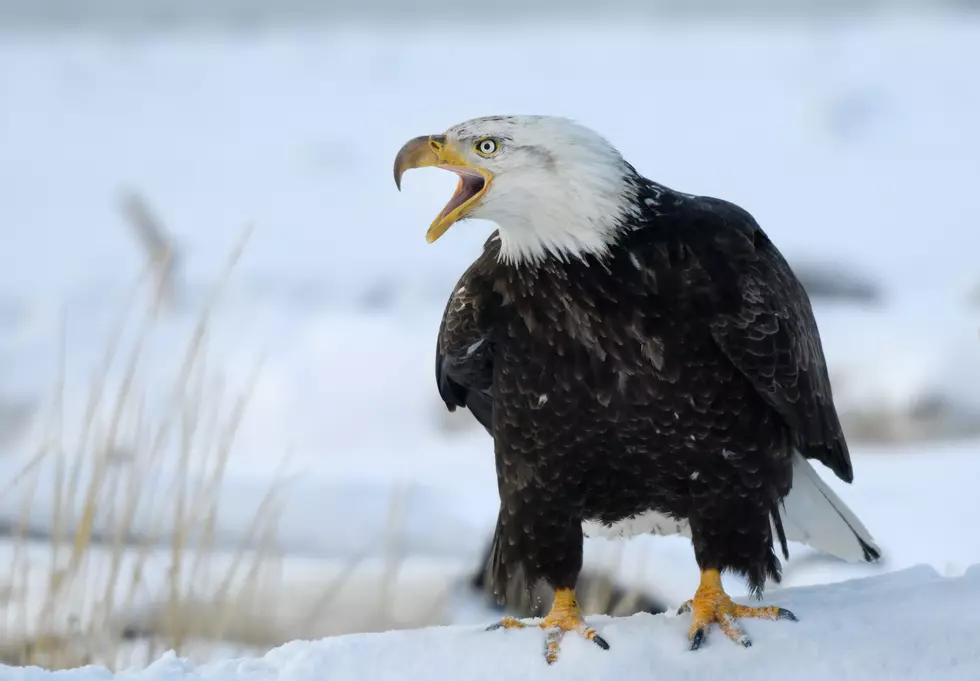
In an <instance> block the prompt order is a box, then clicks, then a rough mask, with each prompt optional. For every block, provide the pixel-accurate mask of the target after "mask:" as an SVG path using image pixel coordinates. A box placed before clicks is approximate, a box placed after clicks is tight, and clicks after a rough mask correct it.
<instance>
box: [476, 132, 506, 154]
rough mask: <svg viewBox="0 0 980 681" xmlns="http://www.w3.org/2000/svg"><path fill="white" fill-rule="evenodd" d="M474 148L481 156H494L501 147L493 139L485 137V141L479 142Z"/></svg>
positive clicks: (480, 140)
mask: <svg viewBox="0 0 980 681" xmlns="http://www.w3.org/2000/svg"><path fill="white" fill-rule="evenodd" d="M473 148H474V149H476V153H478V154H479V155H480V156H493V155H494V154H496V153H497V150H498V149H500V145H499V144H498V143H497V140H495V139H493V138H492V137H484V138H483V139H479V140H477V141H476V143H475V144H474V145H473Z"/></svg>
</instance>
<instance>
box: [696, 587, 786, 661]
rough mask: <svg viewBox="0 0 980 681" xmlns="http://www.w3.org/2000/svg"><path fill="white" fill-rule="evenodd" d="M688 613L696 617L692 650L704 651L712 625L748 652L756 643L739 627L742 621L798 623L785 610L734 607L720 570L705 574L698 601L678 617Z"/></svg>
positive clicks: (770, 607)
mask: <svg viewBox="0 0 980 681" xmlns="http://www.w3.org/2000/svg"><path fill="white" fill-rule="evenodd" d="M686 612H690V613H692V621H691V630H690V632H689V633H688V638H689V639H690V640H691V650H697V649H698V648H700V647H701V644H702V643H704V638H705V636H706V635H707V632H708V628H709V627H711V623H712V622H716V623H717V624H718V626H720V627H721V630H722V632H724V634H725V636H727V637H728V638H730V639H731V640H733V641H735V643H739V644H741V645H743V646H745V647H746V648H748V647H749V646H751V645H752V641H751V640H750V639H749V637H748V636H746V635H745V632H744V631H742V629H741V628H740V627H739V626H738V620H739V619H743V618H755V619H763V620H790V621H792V622H795V621H796V615H794V614H793V613H791V612H790V611H789V610H786V609H785V608H777V607H775V606H765V607H761V608H752V607H749V606H747V605H739V604H738V603H734V602H733V601H732V599H731V598H730V597H729V596H728V594H726V593H725V591H724V589H722V586H721V574H720V573H719V572H718V571H717V570H705V571H704V572H702V573H701V585H700V586H699V587H698V590H697V591H696V592H695V594H694V598H693V599H692V600H690V601H688V602H687V603H685V604H684V605H682V606H681V607H680V609H679V610H678V611H677V614H678V615H680V614H683V613H686Z"/></svg>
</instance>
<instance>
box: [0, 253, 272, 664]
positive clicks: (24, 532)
mask: <svg viewBox="0 0 980 681" xmlns="http://www.w3.org/2000/svg"><path fill="white" fill-rule="evenodd" d="M246 240H247V234H246V236H245V238H243V239H242V242H241V243H240V244H239V245H238V247H237V248H236V249H235V251H234V252H233V253H232V255H231V257H230V259H229V261H228V264H227V267H226V268H225V271H224V272H223V273H222V275H221V276H220V277H219V279H218V283H217V285H216V286H215V287H214V290H213V291H212V294H211V296H210V297H209V299H208V301H207V303H206V304H205V305H204V307H203V309H202V310H201V312H200V315H199V318H198V320H197V324H196V326H195V328H194V330H193V333H192V334H191V337H190V338H189V339H188V340H187V344H186V347H185V348H184V351H183V358H182V363H181V366H180V369H179V371H178V373H177V375H176V376H175V377H174V379H173V384H172V386H170V387H169V392H170V394H169V398H168V400H167V404H166V406H165V408H164V409H163V410H162V412H160V411H159V410H151V409H149V408H148V407H147V397H146V395H145V394H144V393H143V392H142V391H141V390H140V389H139V381H140V375H141V373H140V369H141V360H142V359H143V357H144V354H145V350H146V347H147V345H148V343H149V342H150V340H151V338H152V335H153V330H154V327H155V325H156V324H157V323H158V309H159V308H158V305H157V304H156V302H153V303H152V304H151V305H150V306H149V309H148V310H147V311H146V312H145V314H144V315H143V316H142V318H140V319H139V320H138V321H137V324H136V333H135V341H134V342H133V343H132V345H131V347H123V345H122V343H121V339H122V337H123V335H124V334H123V329H124V327H125V326H126V323H127V322H128V321H129V317H130V316H131V311H132V308H133V307H134V303H136V301H138V300H139V299H140V296H139V294H140V293H145V292H146V291H145V289H146V287H145V286H140V287H137V289H138V290H137V292H136V294H134V296H133V298H132V299H131V300H130V302H129V304H128V305H127V306H126V309H125V310H124V313H123V314H122V316H121V319H120V320H119V323H118V326H117V327H116V328H115V329H114V331H113V334H112V337H111V338H110V340H109V342H108V344H107V347H106V351H105V355H104V357H103V360H102V365H101V366H100V367H99V370H98V372H97V377H96V379H95V380H94V381H93V383H92V385H91V389H90V390H89V393H88V398H87V403H86V404H85V407H84V415H83V417H82V422H81V424H80V426H79V427H78V428H77V430H75V429H73V430H72V433H73V435H72V437H71V441H70V442H66V440H67V438H68V436H67V435H66V428H65V423H64V421H65V418H66V417H65V404H64V398H65V378H64V377H65V367H64V355H65V352H64V346H65V342H66V334H65V333H64V332H63V333H62V352H61V357H62V359H61V365H62V366H61V367H60V371H59V380H58V384H57V385H56V386H55V390H54V393H55V396H56V398H55V399H54V401H53V405H52V406H51V409H50V416H49V418H48V419H47V423H46V424H45V425H44V428H43V433H44V437H43V440H42V442H41V445H40V446H39V448H38V450H37V451H36V453H35V454H34V455H33V456H32V457H31V458H30V460H29V461H28V463H27V464H26V465H25V466H24V467H23V469H22V470H21V471H20V472H19V473H18V474H17V475H16V476H15V477H14V478H13V479H11V480H9V481H6V484H5V485H2V491H0V494H4V495H6V497H7V498H10V497H12V496H17V497H19V498H20V500H21V504H20V508H21V513H20V518H19V522H17V523H15V526H14V527H13V528H12V535H13V536H11V537H9V539H10V540H11V541H10V545H11V551H10V564H9V566H8V567H7V569H6V571H5V575H6V577H7V581H6V583H2V584H0V598H2V601H0V607H2V614H0V642H2V643H0V659H2V661H4V662H7V663H11V664H37V665H40V666H44V667H48V668H64V667H73V666H77V665H80V664H86V663H90V662H99V663H102V664H107V665H109V666H114V665H115V664H116V662H117V658H118V656H119V654H120V645H121V643H122V641H123V640H124V636H123V633H124V631H123V630H124V629H125V623H124V617H123V616H124V615H125V613H127V612H131V611H132V610H133V609H134V608H136V607H137V606H138V605H139V604H140V603H144V602H148V601H154V602H163V603H165V604H166V608H165V610H166V612H165V617H164V619H165V620H166V621H165V626H163V627H161V629H162V630H163V631H165V632H167V633H166V638H165V639H164V640H160V638H159V637H156V638H155V639H154V640H155V641H156V642H157V643H159V644H160V645H161V646H163V647H164V648H163V649H170V648H172V649H175V650H177V651H178V652H180V651H181V649H182V648H183V647H184V646H185V644H186V642H187V638H188V622H190V621H192V620H194V619H195V618H194V613H192V612H189V611H187V610H188V609H197V607H198V603H199V600H198V597H199V596H200V595H201V594H202V593H203V594H207V597H208V600H209V601H210V603H211V611H212V613H217V616H212V617H210V618H208V627H207V630H206V631H201V630H200V627H198V628H197V629H196V630H195V631H194V632H193V635H195V636H204V637H207V638H209V639H212V640H215V641H220V640H222V639H223V630H224V629H225V628H226V627H227V624H228V623H227V618H222V617H221V615H220V614H221V613H222V612H225V611H227V612H231V609H230V608H228V609H224V608H222V607H221V605H222V604H234V605H235V608H234V610H235V612H238V613H240V612H241V609H242V607H243V603H246V602H247V600H248V594H249V592H250V590H251V591H254V590H255V589H258V588H260V585H261V583H262V580H264V579H267V578H268V576H269V573H274V568H275V556H274V551H273V549H274V547H273V546H272V539H273V537H274V531H275V527H276V523H277V516H278V510H279V503H280V492H281V490H282V483H283V481H284V478H283V477H282V476H280V477H279V478H277V479H276V480H275V481H273V483H272V484H270V487H269V489H268V492H267V494H266V498H265V499H264V500H263V501H262V502H261V504H260V505H259V507H258V511H257V512H256V514H255V517H254V518H252V520H251V524H250V527H249V530H248V532H247V533H246V536H245V537H244V539H243V540H242V542H241V545H240V546H239V547H238V550H237V552H235V553H234V556H233V559H231V560H230V561H229V560H224V561H223V565H221V567H220V570H216V569H215V564H214V561H213V560H212V556H213V555H214V551H215V546H216V526H217V518H218V509H219V502H220V488H221V482H222V479H223V476H224V473H225V471H226V467H227V463H228V460H229V456H230V455H231V451H232V449H233V445H234V442H235V435H236V432H237V430H238V427H239V424H240V423H241V421H242V418H243V416H244V414H245V410H246V407H247V405H248V402H249V398H250V395H251V386H253V385H254V379H255V377H257V375H258V366H256V371H255V372H253V374H252V378H253V381H252V383H251V384H250V385H249V386H247V387H246V388H245V389H244V390H243V391H242V392H241V393H240V394H236V395H231V396H228V395H224V394H222V390H221V385H220V381H215V380H214V377H213V376H212V375H211V374H210V373H209V371H208V366H207V364H208V362H207V352H206V347H207V336H208V320H209V318H210V314H211V311H212V308H213V306H214V305H215V303H216V301H217V300H218V297H219V294H220V292H221V289H222V287H223V286H224V283H225V281H226V280H227V277H228V275H229V274H230V272H231V270H232V268H233V267H234V265H235V263H236V262H237V260H238V258H239V256H240V254H241V252H242V249H243V247H244V245H245V241H246ZM154 274H155V272H154V271H152V270H151V271H150V272H149V276H147V277H144V281H143V282H141V284H142V283H145V280H146V279H153V280H154V281H155V282H156V286H157V287H159V286H160V285H161V280H160V278H159V277H154V276H153V275H154ZM159 297H160V292H159V290H153V291H151V296H150V300H151V301H157V300H159ZM114 373H115V374H118V375H120V376H121V378H120V379H119V380H118V381H111V380H110V375H113V374H114ZM75 432H77V435H74V433H75ZM42 485H49V486H51V487H50V490H44V488H43V487H42ZM41 492H44V496H45V498H50V499H52V500H53V507H52V508H50V509H43V514H44V516H43V517H42V518H40V519H37V520H35V519H34V518H33V517H32V514H36V513H38V508H37V504H35V503H34V500H35V498H36V497H38V495H39V493H41ZM37 526H43V527H46V528H50V536H49V537H47V538H46V539H43V540H42V539H38V538H37V532H35V531H34V530H33V529H32V528H36V527H37ZM224 554H225V556H227V555H228V551H227V550H225V551H224ZM273 576H274V575H273ZM158 652H162V651H158V650H149V651H147V653H148V654H149V655H150V656H153V655H155V654H157V653H158Z"/></svg>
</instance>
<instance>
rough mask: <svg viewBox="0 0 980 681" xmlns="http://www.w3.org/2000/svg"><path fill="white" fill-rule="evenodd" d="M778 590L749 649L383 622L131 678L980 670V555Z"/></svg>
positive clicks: (601, 622) (621, 626)
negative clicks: (953, 565) (785, 616)
mask: <svg viewBox="0 0 980 681" xmlns="http://www.w3.org/2000/svg"><path fill="white" fill-rule="evenodd" d="M767 600H768V601H769V602H772V603H774V604H778V605H781V606H784V607H787V608H790V609H792V610H793V611H794V612H795V613H796V614H797V615H798V616H799V618H800V621H799V622H797V623H791V622H764V621H754V620H752V621H747V622H746V627H745V628H746V629H747V630H748V631H749V632H750V634H751V635H752V636H753V638H754V640H755V645H754V646H753V647H752V648H749V649H744V648H741V647H739V646H736V645H734V644H732V643H730V642H729V641H728V640H726V639H725V638H724V637H723V636H722V635H721V633H720V632H718V631H717V630H714V631H712V633H711V635H710V636H709V639H708V641H707V643H706V644H705V647H704V648H702V650H700V651H698V652H696V653H692V652H689V651H688V650H687V648H686V640H685V633H686V630H687V627H688V618H687V617H686V616H669V615H657V616H652V615H635V616H633V617H628V618H622V619H612V618H609V617H595V618H590V621H591V623H592V624H593V625H595V626H596V628H597V629H598V630H599V631H600V632H601V633H602V635H603V636H604V637H605V638H606V639H607V640H608V641H609V642H610V645H611V650H609V651H608V652H606V651H603V650H600V649H599V648H598V647H596V646H594V645H593V644H591V643H588V642H586V641H584V640H581V639H578V638H576V637H575V636H572V635H569V636H566V638H565V642H564V645H563V650H562V656H561V659H559V661H558V663H557V664H556V665H555V666H554V667H550V668H549V667H548V666H547V665H546V664H545V662H544V658H543V654H542V653H543V640H544V639H543V635H542V632H541V631H540V630H538V629H536V628H530V629H524V630H516V631H515V630H511V631H495V632H486V631H484V630H483V628H482V627H463V626H454V627H434V628H429V629H416V630H406V631H397V632H388V633H385V634H359V635H351V636H339V637H335V638H329V639H325V640H322V641H317V642H302V641H294V642H292V643H288V644H286V645H284V646H282V647H281V648H277V649H275V650H272V651H271V652H269V653H268V654H266V655H265V656H264V657H262V658H256V659H238V660H223V661H220V662H213V663H209V664H205V665H200V666H195V665H193V664H192V663H190V662H188V661H187V660H182V659H180V658H178V657H176V656H175V655H173V654H168V655H165V656H164V657H162V658H161V659H160V660H158V661H156V662H155V663H153V664H152V665H150V666H149V667H147V668H145V669H138V670H137V669H133V670H128V671H124V672H122V673H120V674H118V676H117V677H116V678H119V679H125V680H127V681H137V680H138V681H176V680H177V679H186V680H187V681H196V680H201V681H208V680H214V681H265V680H266V679H268V680H269V681H272V680H273V679H275V680H276V681H323V680H324V679H343V680H344V681H356V680H359V679H365V680H366V681H368V680H369V681H385V680H386V679H398V680H402V679H454V680H455V679H458V680H460V681H465V680H467V679H473V680H480V679H493V680H494V681H496V680H498V679H501V678H505V679H507V680H508V681H520V680H521V679H543V678H549V677H551V678H554V674H556V673H558V674H560V676H561V678H563V679H588V680H589V681H602V680H603V679H615V678H627V679H643V678H650V679H653V678H658V679H716V678H718V677H722V678H725V679H726V681H737V680H738V679H752V680H753V681H763V680H765V679H778V680H779V681H785V680H786V679H794V681H807V680H809V679H817V680H819V681H825V680H826V679H849V678H862V679H867V678H884V679H890V680H892V681H894V680H896V679H930V680H931V681H958V680H959V679H962V680H963V681H976V679H978V678H980V608H975V607H969V606H968V604H971V603H980V566H974V567H973V568H971V569H969V570H968V571H967V572H966V573H965V574H964V575H963V576H961V577H956V578H944V577H941V576H940V575H938V574H937V573H936V572H935V571H933V570H932V569H931V568H928V567H924V566H919V567H915V568H911V569H908V570H904V571H902V572H896V573H891V574H888V575H883V576H878V577H873V578H869V579H861V580H852V581H848V582H840V583H837V584H833V585H824V586H817V587H806V588H796V589H782V590H773V591H771V592H770V594H769V598H768V599H767ZM52 675H56V676H57V677H58V678H59V679H62V680H63V681H95V680H97V679H98V680H101V679H109V678H112V674H111V673H110V672H108V671H107V670H105V669H102V668H97V667H87V668H82V669H78V670H74V671H67V672H55V673H52V672H47V671H44V670H41V669H38V668H30V669H13V668H10V667H0V680H3V681H5V680H6V679H15V678H16V679H18V680H19V681H34V680H37V681H41V680H42V679H43V680H44V681H47V680H48V679H49V678H51V677H52Z"/></svg>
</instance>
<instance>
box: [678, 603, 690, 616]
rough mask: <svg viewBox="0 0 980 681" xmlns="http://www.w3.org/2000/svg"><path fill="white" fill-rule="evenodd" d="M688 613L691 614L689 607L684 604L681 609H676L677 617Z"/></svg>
mask: <svg viewBox="0 0 980 681" xmlns="http://www.w3.org/2000/svg"><path fill="white" fill-rule="evenodd" d="M688 612H691V606H690V605H688V604H687V603H685V604H684V605H682V606H681V607H679V608H677V614H678V615H683V614H684V613H688Z"/></svg>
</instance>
